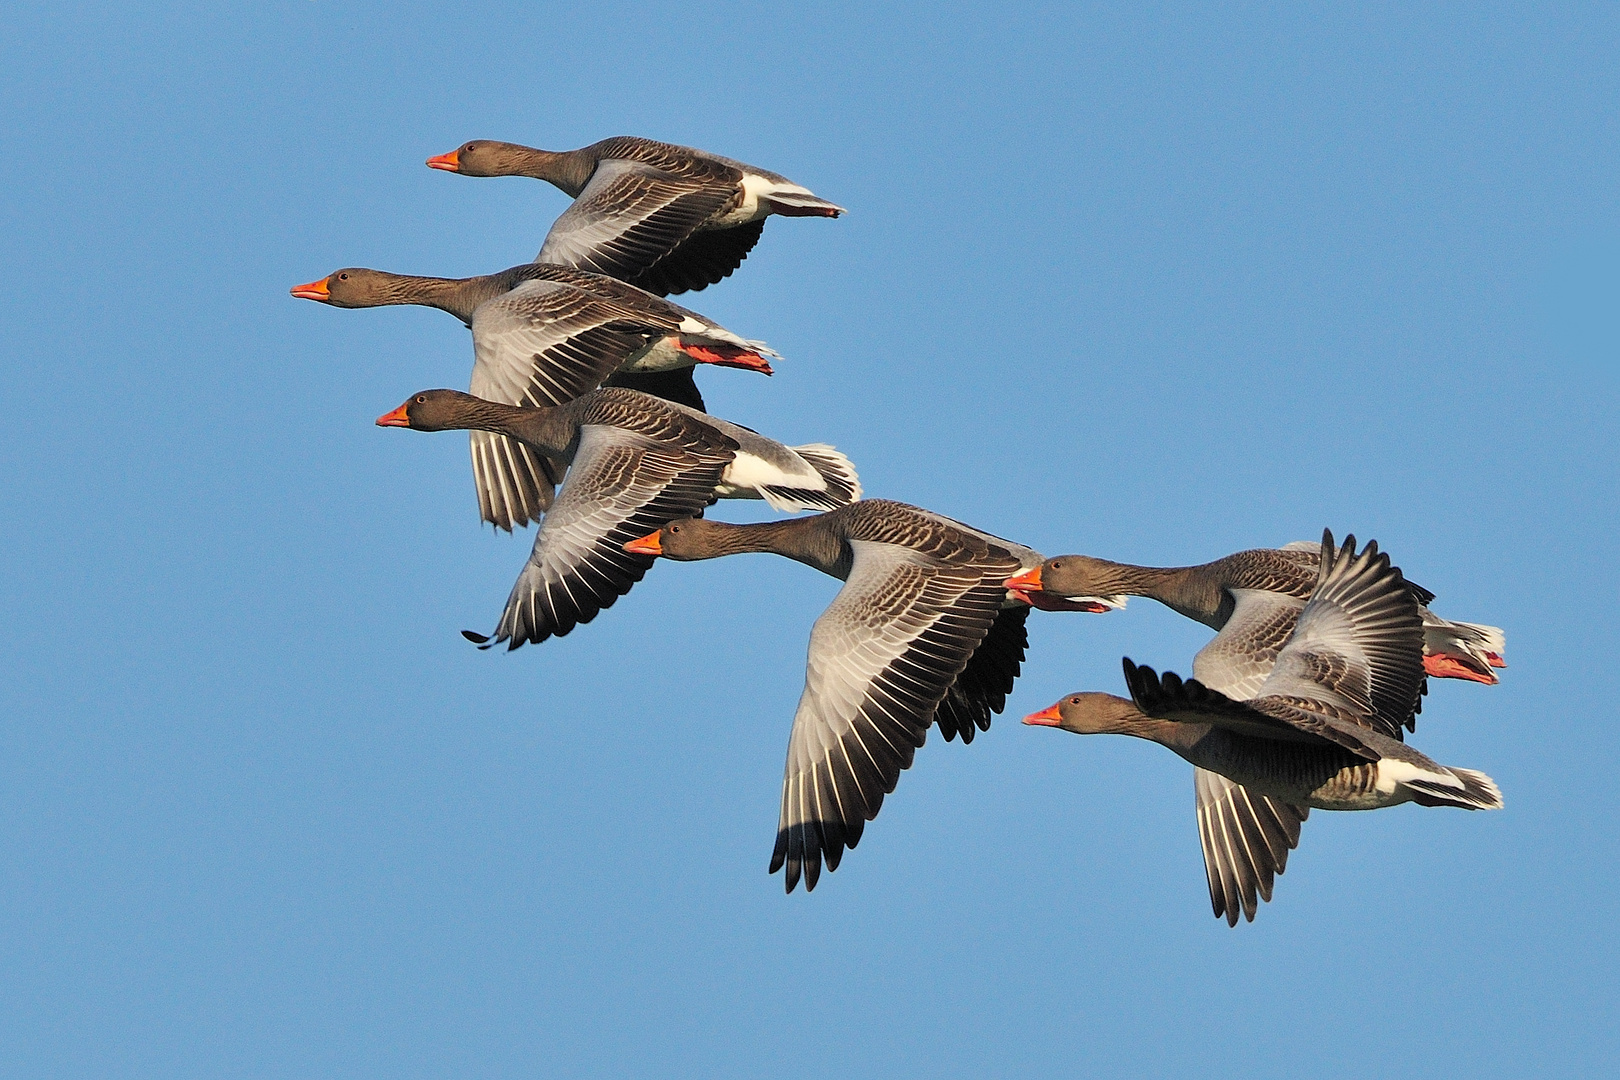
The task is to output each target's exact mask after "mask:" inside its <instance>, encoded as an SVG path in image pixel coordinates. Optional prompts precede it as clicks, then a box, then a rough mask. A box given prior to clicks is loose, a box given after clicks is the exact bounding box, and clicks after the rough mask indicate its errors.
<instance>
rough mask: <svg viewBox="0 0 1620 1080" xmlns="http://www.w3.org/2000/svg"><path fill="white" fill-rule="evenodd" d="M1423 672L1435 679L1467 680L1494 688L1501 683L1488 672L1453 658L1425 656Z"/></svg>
mask: <svg viewBox="0 0 1620 1080" xmlns="http://www.w3.org/2000/svg"><path fill="white" fill-rule="evenodd" d="M1423 670H1424V671H1426V672H1428V673H1429V674H1430V675H1433V676H1434V677H1435V678H1437V679H1467V680H1468V681H1469V682H1477V683H1484V684H1485V685H1486V686H1494V685H1496V684H1497V683H1498V682H1500V681H1501V680H1499V679H1498V678H1497V677H1496V676H1495V675H1492V674H1491V673H1490V672H1489V671H1479V670H1478V669H1476V668H1471V667H1469V666H1468V665H1467V664H1465V663H1463V662H1462V661H1461V660H1459V659H1457V658H1456V657H1455V656H1425V657H1424V658H1423Z"/></svg>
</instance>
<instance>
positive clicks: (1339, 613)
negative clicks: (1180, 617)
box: [1255, 537, 1423, 739]
mask: <svg viewBox="0 0 1620 1080" xmlns="http://www.w3.org/2000/svg"><path fill="white" fill-rule="evenodd" d="M1354 543H1355V538H1354V537H1347V538H1346V541H1345V545H1344V548H1343V549H1342V550H1340V551H1338V552H1337V553H1335V552H1334V550H1333V548H1332V546H1331V538H1329V539H1327V540H1324V542H1323V550H1322V566H1323V571H1322V577H1321V580H1320V581H1319V582H1318V584H1317V586H1316V589H1315V591H1313V592H1312V593H1311V599H1310V601H1309V602H1308V603H1307V604H1306V605H1305V608H1304V610H1303V611H1301V612H1300V616H1299V622H1298V624H1297V625H1296V626H1295V628H1294V634H1293V636H1292V637H1291V638H1289V640H1288V643H1287V644H1286V645H1285V646H1283V648H1282V650H1281V651H1280V652H1279V653H1278V654H1277V661H1276V664H1275V665H1274V666H1273V668H1272V671H1271V675H1270V676H1269V677H1267V679H1266V681H1265V683H1264V684H1263V685H1262V686H1261V688H1260V690H1259V692H1258V693H1257V694H1256V695H1255V696H1256V697H1277V698H1284V699H1289V700H1290V701H1291V702H1292V703H1293V704H1296V705H1297V704H1298V703H1299V702H1300V701H1307V702H1320V703H1323V704H1325V705H1327V706H1328V707H1329V708H1328V710H1326V711H1327V712H1330V713H1333V714H1334V715H1338V716H1344V715H1351V716H1356V717H1361V718H1364V719H1365V722H1366V724H1367V726H1369V727H1371V728H1372V729H1373V730H1376V731H1378V732H1380V733H1381V734H1384V735H1387V736H1389V737H1391V738H1396V739H1398V738H1400V733H1401V730H1402V728H1404V727H1405V726H1406V724H1407V721H1409V720H1410V719H1411V717H1412V714H1413V713H1415V712H1416V711H1417V708H1418V705H1419V703H1420V700H1421V695H1422V691H1423V619H1422V615H1421V614H1420V611H1419V607H1418V600H1417V598H1416V597H1415V596H1414V594H1413V592H1412V589H1411V586H1410V585H1409V583H1408V582H1407V581H1406V579H1405V578H1404V577H1403V576H1402V575H1401V572H1400V570H1399V569H1398V568H1396V567H1394V566H1391V565H1390V561H1389V556H1388V555H1385V554H1382V553H1380V552H1379V551H1378V545H1377V544H1376V543H1369V544H1368V545H1367V547H1366V549H1365V550H1363V551H1362V552H1360V553H1359V554H1357V553H1356V552H1355V547H1354Z"/></svg>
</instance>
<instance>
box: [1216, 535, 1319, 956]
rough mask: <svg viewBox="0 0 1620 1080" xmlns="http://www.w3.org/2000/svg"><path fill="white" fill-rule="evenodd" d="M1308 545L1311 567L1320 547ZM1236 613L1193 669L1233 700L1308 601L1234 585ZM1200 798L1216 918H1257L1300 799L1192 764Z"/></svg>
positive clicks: (1264, 671)
mask: <svg viewBox="0 0 1620 1080" xmlns="http://www.w3.org/2000/svg"><path fill="white" fill-rule="evenodd" d="M1319 547H1320V545H1317V547H1313V548H1312V550H1311V552H1310V558H1311V560H1312V567H1313V568H1314V566H1315V562H1316V559H1317V556H1318V548H1319ZM1231 593H1232V597H1233V599H1234V600H1236V604H1235V606H1234V607H1233V609H1232V615H1231V617H1230V618H1229V619H1227V621H1226V625H1225V626H1223V627H1221V632H1220V633H1219V634H1216V635H1215V637H1214V639H1213V640H1212V641H1210V643H1209V644H1208V645H1205V646H1204V647H1203V648H1202V649H1200V650H1199V651H1198V655H1197V656H1195V657H1194V658H1193V675H1194V677H1195V678H1197V679H1198V681H1199V682H1201V683H1203V684H1204V685H1205V686H1207V687H1209V688H1210V689H1211V690H1216V691H1219V692H1220V693H1222V694H1224V695H1225V696H1227V697H1229V698H1232V699H1233V700H1236V701H1242V700H1245V699H1247V698H1251V697H1253V696H1254V695H1255V693H1256V692H1258V691H1259V689H1260V686H1261V684H1262V683H1264V682H1265V681H1266V676H1267V675H1270V674H1271V668H1272V665H1273V664H1274V663H1275V662H1276V659H1277V654H1278V653H1279V652H1280V651H1282V647H1283V645H1284V644H1285V643H1286V642H1287V641H1288V638H1289V636H1290V635H1292V634H1293V632H1294V624H1295V623H1297V622H1298V621H1299V613H1300V612H1301V611H1302V610H1304V607H1305V601H1304V600H1301V599H1300V598H1299V597H1297V596H1289V595H1287V594H1285V593H1279V592H1271V591H1268V590H1265V589H1232V590H1231ZM1193 791H1194V793H1195V794H1196V796H1197V804H1198V842H1199V845H1200V846H1201V847H1202V848H1203V852H1204V874H1205V876H1206V877H1208V879H1209V900H1210V904H1211V905H1212V906H1213V908H1214V909H1215V916H1216V918H1220V917H1222V916H1224V917H1225V918H1226V921H1227V924H1228V925H1231V926H1236V925H1237V920H1238V913H1239V912H1240V911H1241V912H1242V914H1243V916H1244V917H1245V918H1247V919H1249V920H1251V921H1252V920H1253V919H1254V913H1255V908H1256V907H1257V901H1256V899H1255V897H1256V896H1257V895H1258V896H1259V897H1260V899H1263V900H1265V901H1266V902H1267V903H1270V902H1271V888H1272V881H1273V880H1274V878H1275V876H1276V875H1278V874H1281V873H1282V872H1283V870H1284V868H1286V867H1287V865H1288V852H1289V851H1291V850H1292V849H1293V848H1295V847H1296V846H1298V844H1299V830H1300V825H1301V823H1302V822H1304V820H1305V818H1306V817H1307V816H1308V815H1309V814H1310V810H1309V809H1308V808H1306V807H1303V806H1295V805H1293V804H1292V803H1285V802H1281V801H1279V800H1277V799H1273V798H1271V797H1270V796H1269V795H1262V794H1260V793H1259V792H1256V791H1250V790H1249V789H1248V788H1246V787H1244V786H1243V785H1241V784H1237V783H1234V782H1233V781H1231V780H1228V779H1227V778H1226V777H1224V776H1222V775H1221V774H1220V773H1215V772H1210V771H1209V770H1208V769H1201V768H1194V769H1193Z"/></svg>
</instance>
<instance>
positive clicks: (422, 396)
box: [416, 394, 427, 405]
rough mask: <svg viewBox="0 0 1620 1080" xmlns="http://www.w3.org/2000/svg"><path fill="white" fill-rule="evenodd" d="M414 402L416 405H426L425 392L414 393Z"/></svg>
mask: <svg viewBox="0 0 1620 1080" xmlns="http://www.w3.org/2000/svg"><path fill="white" fill-rule="evenodd" d="M416 403H417V404H418V405H426V404H427V395H426V394H417V395H416Z"/></svg>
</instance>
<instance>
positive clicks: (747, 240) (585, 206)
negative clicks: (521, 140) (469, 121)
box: [427, 136, 844, 295]
mask: <svg viewBox="0 0 1620 1080" xmlns="http://www.w3.org/2000/svg"><path fill="white" fill-rule="evenodd" d="M427 163H428V167H429V168H433V169H442V170H444V171H445V172H454V173H461V174H462V175H463V176H532V177H534V178H536V179H538V180H545V181H548V182H550V183H551V184H554V185H555V186H557V187H559V188H561V189H562V190H563V191H565V192H566V193H568V194H569V195H570V196H572V197H573V199H574V202H573V204H572V205H571V206H569V208H568V209H567V210H565V211H563V214H562V216H561V217H559V218H558V219H557V221H556V223H555V224H553V225H552V226H551V231H550V232H549V233H547V234H546V239H545V243H544V244H543V245H541V248H540V254H539V255H537V256H535V261H536V262H546V263H560V264H562V265H564V266H577V267H579V268H580V269H582V270H594V271H596V272H597V273H599V274H610V275H612V276H613V277H616V278H620V279H622V280H624V281H629V282H632V283H633V284H636V285H639V286H640V287H641V288H643V289H646V290H647V291H648V292H653V293H658V294H660V295H663V294H665V293H680V292H686V291H687V290H688V289H694V290H695V289H702V288H705V287H707V286H709V285H713V284H714V283H715V282H717V281H720V280H721V279H722V278H725V277H727V276H729V275H730V274H731V272H732V271H733V270H735V269H736V268H737V267H738V266H740V265H742V261H743V260H744V259H745V258H747V257H748V253H749V251H751V250H753V247H754V245H755V244H756V243H758V242H759V237H760V233H761V232H762V231H763V230H764V228H765V219H766V218H767V217H769V216H770V215H771V214H780V215H782V216H784V217H837V216H838V215H840V214H842V213H843V212H844V209H843V207H841V206H835V205H834V204H832V203H830V202H828V201H827V200H825V199H818V198H817V197H816V196H815V195H814V193H812V192H811V191H810V189H809V188H807V187H804V186H803V185H800V184H795V183H794V182H793V181H791V180H789V179H788V178H787V177H785V176H779V175H778V174H776V173H773V172H767V171H766V170H764V169H759V168H755V167H754V166H752V165H745V164H743V163H742V162H740V161H732V160H731V159H730V158H723V157H719V156H717V155H715V154H709V153H705V152H704V151H702V150H694V149H692V148H691V147H689V146H675V145H672V144H670V143H662V142H654V141H653V140H652V139H639V138H635V137H633V136H619V137H617V138H612V139H603V140H602V141H601V142H598V143H592V144H591V145H590V146H587V147H584V148H582V149H579V150H567V151H563V152H560V153H558V152H553V151H549V150H536V149H534V148H533V147H528V146H519V145H517V144H516V143H505V142H490V141H488V140H478V141H476V142H470V143H466V144H464V145H463V146H461V147H460V148H458V149H455V150H452V151H450V152H449V153H448V154H440V155H438V156H437V157H431V158H428V161H427Z"/></svg>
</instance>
